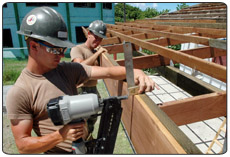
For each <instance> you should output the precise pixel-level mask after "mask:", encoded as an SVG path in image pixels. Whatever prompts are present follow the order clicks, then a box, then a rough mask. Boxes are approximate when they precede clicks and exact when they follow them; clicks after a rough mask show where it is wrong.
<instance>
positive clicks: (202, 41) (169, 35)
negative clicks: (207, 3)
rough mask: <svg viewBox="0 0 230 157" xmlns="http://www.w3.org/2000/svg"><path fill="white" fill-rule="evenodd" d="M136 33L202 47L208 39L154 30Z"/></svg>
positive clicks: (142, 30) (207, 43) (128, 28)
mask: <svg viewBox="0 0 230 157" xmlns="http://www.w3.org/2000/svg"><path fill="white" fill-rule="evenodd" d="M107 26H108V27H117V28H119V27H122V26H115V25H111V24H107ZM122 28H123V29H127V30H137V29H136V28H132V27H126V26H124V27H122ZM137 31H139V32H143V33H152V34H154V35H156V36H158V37H165V38H170V39H175V40H182V41H185V42H193V43H197V44H203V45H209V38H205V37H197V36H188V35H181V34H176V33H167V32H162V31H155V30H148V29H138V30H137Z"/></svg>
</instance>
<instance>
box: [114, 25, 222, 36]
mask: <svg viewBox="0 0 230 157" xmlns="http://www.w3.org/2000/svg"><path fill="white" fill-rule="evenodd" d="M118 25H122V26H130V27H139V28H142V27H144V26H145V27H148V28H149V29H151V30H168V31H170V32H174V33H194V32H195V33H201V34H206V35H218V37H219V38H220V37H226V30H221V29H212V28H205V29H204V28H194V27H191V26H190V27H182V26H169V25H156V24H149V23H142V24H139V23H121V22H120V23H118Z"/></svg>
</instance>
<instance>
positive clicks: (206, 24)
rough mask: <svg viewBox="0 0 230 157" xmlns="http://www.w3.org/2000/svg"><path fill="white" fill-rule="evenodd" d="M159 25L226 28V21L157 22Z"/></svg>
mask: <svg viewBox="0 0 230 157" xmlns="http://www.w3.org/2000/svg"><path fill="white" fill-rule="evenodd" d="M156 24H158V25H172V26H184V27H199V28H214V29H226V28H227V24H226V23H187V22H175V21H173V22H162V21H161V22H156Z"/></svg>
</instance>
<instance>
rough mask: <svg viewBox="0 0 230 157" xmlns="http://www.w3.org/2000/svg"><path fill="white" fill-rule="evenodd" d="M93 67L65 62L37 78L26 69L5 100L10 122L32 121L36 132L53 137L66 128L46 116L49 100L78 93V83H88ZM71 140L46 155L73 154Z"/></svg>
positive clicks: (39, 134) (60, 144)
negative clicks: (56, 132) (54, 123)
mask: <svg viewBox="0 0 230 157" xmlns="http://www.w3.org/2000/svg"><path fill="white" fill-rule="evenodd" d="M90 75H91V67H90V66H86V65H81V64H78V63H66V62H62V63H60V64H59V65H58V67H57V68H56V69H53V70H52V71H50V72H48V73H45V74H44V75H36V74H33V73H31V72H30V71H28V70H27V69H26V68H25V69H24V70H23V71H22V73H21V75H20V76H19V78H18V79H17V81H16V83H15V84H14V86H13V87H12V88H11V89H10V90H9V92H8V93H7V97H6V107H7V114H8V118H9V119H33V129H34V131H35V132H36V134H37V135H38V136H44V135H47V134H50V133H52V132H54V131H56V130H58V129H59V128H61V127H63V126H54V125H53V123H52V121H51V120H50V118H49V117H48V113H47V109H46V106H47V103H48V102H49V100H50V99H52V98H56V97H58V96H63V95H74V94H77V91H76V86H75V85H76V84H81V83H83V82H84V81H87V80H88V79H89V77H90ZM71 143H72V142H71V141H68V140H66V141H64V142H61V143H59V144H58V145H56V146H55V147H54V148H52V149H51V150H49V151H48V152H47V153H67V152H71V151H72V150H71Z"/></svg>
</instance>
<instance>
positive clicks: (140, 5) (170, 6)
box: [127, 3, 199, 12]
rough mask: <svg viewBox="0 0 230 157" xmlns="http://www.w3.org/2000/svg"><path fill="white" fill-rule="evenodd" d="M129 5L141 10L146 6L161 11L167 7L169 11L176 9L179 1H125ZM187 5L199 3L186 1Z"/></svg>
mask: <svg viewBox="0 0 230 157" xmlns="http://www.w3.org/2000/svg"><path fill="white" fill-rule="evenodd" d="M127 4H129V5H131V6H134V7H138V8H140V9H141V10H142V11H144V10H145V9H146V8H148V7H150V8H156V9H157V10H158V11H162V10H163V9H169V10H170V12H174V11H176V10H177V9H176V7H177V5H178V4H180V3H127ZM186 4H187V5H189V6H192V5H196V4H199V3H186Z"/></svg>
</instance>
